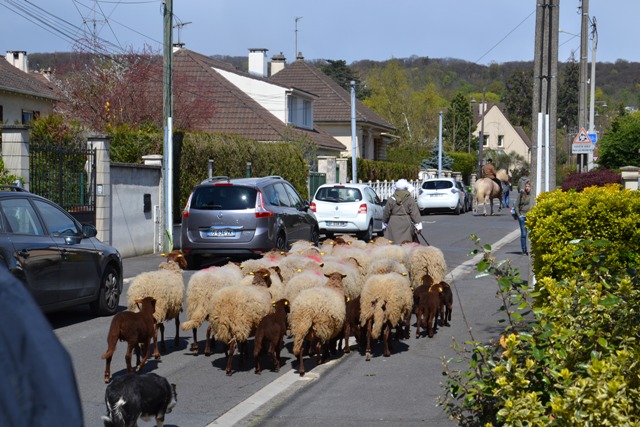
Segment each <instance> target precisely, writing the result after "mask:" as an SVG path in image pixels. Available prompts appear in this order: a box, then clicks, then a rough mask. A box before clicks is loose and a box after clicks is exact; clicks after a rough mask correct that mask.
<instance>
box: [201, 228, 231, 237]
mask: <svg viewBox="0 0 640 427" xmlns="http://www.w3.org/2000/svg"><path fill="white" fill-rule="evenodd" d="M235 236H236V232H235V231H234V230H230V229H223V230H209V231H207V237H235Z"/></svg>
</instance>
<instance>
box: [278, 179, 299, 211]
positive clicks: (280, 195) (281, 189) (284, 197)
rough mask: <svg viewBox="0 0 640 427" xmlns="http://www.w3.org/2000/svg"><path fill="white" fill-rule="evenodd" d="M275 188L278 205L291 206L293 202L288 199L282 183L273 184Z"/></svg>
mask: <svg viewBox="0 0 640 427" xmlns="http://www.w3.org/2000/svg"><path fill="white" fill-rule="evenodd" d="M273 187H274V188H275V190H276V194H277V195H278V200H280V206H288V207H293V206H294V205H293V203H292V202H291V201H290V200H289V196H288V195H287V190H286V189H285V188H284V184H282V183H279V182H278V183H276V184H274V185H273Z"/></svg>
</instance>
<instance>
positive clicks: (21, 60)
mask: <svg viewBox="0 0 640 427" xmlns="http://www.w3.org/2000/svg"><path fill="white" fill-rule="evenodd" d="M6 58H7V61H9V64H11V65H13V66H14V67H16V68H18V69H20V70H22V71H24V72H25V73H28V72H29V59H27V52H25V51H23V50H8V51H7V56H6Z"/></svg>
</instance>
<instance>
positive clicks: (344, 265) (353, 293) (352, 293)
mask: <svg viewBox="0 0 640 427" xmlns="http://www.w3.org/2000/svg"><path fill="white" fill-rule="evenodd" d="M322 271H323V272H324V274H330V273H335V272H338V273H342V274H343V275H344V276H345V277H344V279H343V280H342V284H343V286H344V295H345V296H346V297H347V298H351V299H353V298H357V297H358V296H359V295H360V291H361V290H362V285H363V284H364V279H363V277H362V275H361V274H360V270H359V269H358V264H357V261H355V260H354V259H353V258H349V259H348V260H346V261H345V260H342V259H340V258H336V257H325V258H324V263H323V264H322Z"/></svg>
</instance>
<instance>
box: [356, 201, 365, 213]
mask: <svg viewBox="0 0 640 427" xmlns="http://www.w3.org/2000/svg"><path fill="white" fill-rule="evenodd" d="M366 213H367V205H366V204H365V203H363V204H361V205H360V207H359V208H358V214H366Z"/></svg>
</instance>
